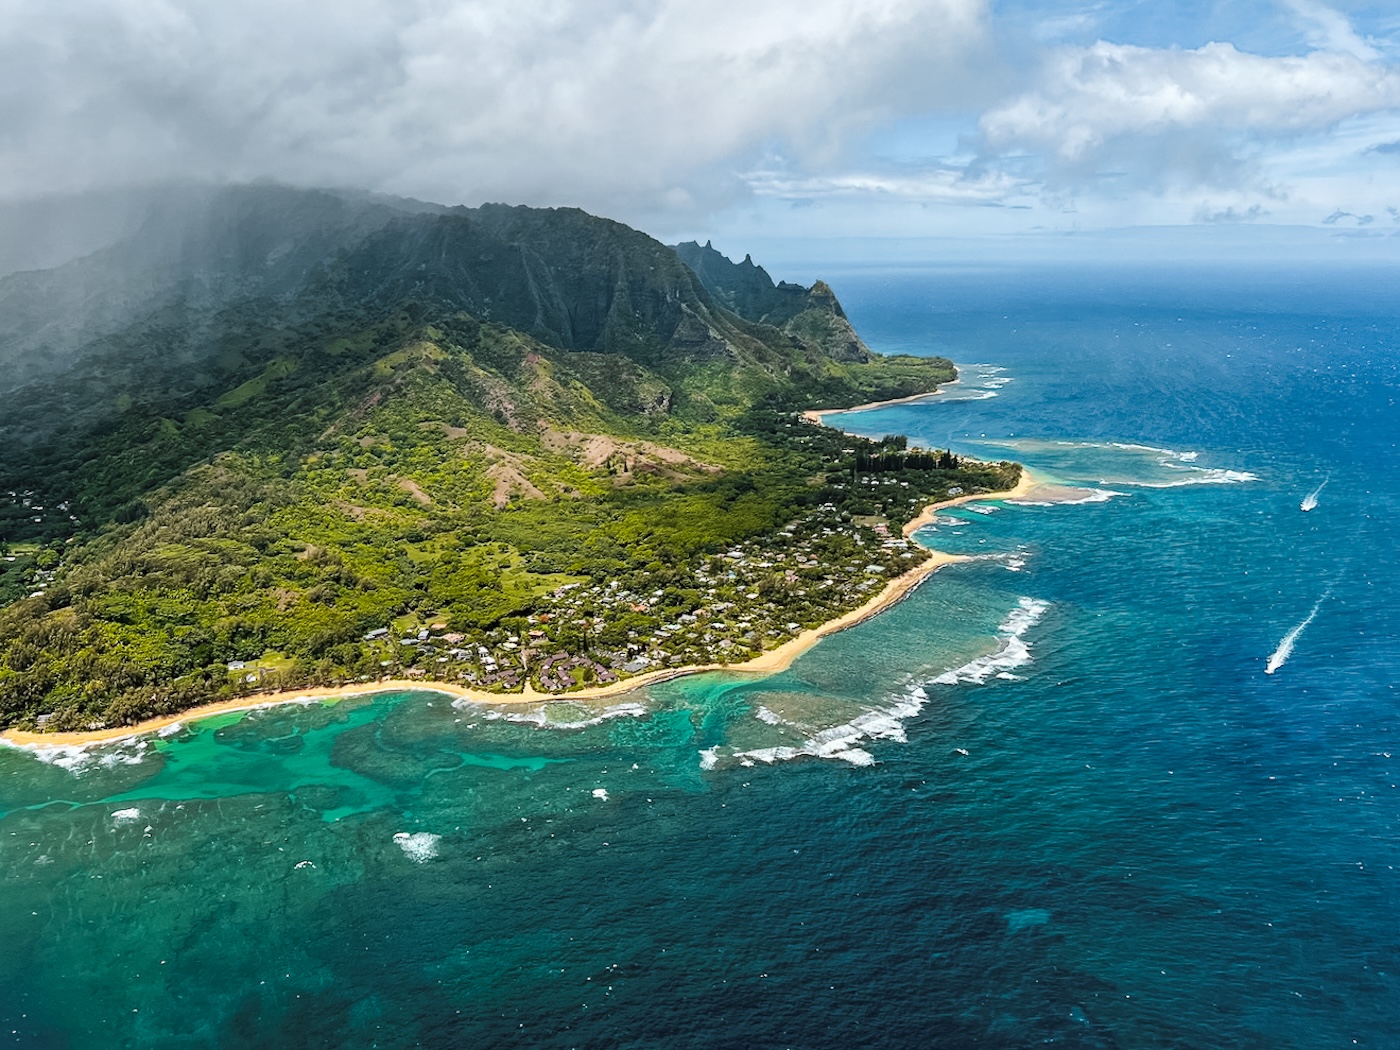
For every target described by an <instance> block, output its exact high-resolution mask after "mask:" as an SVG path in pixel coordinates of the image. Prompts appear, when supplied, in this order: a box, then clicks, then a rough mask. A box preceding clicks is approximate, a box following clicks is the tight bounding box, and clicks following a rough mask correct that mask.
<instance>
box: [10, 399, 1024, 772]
mask: <svg viewBox="0 0 1400 1050" xmlns="http://www.w3.org/2000/svg"><path fill="white" fill-rule="evenodd" d="M941 389H942V388H941V387H940V388H939V390H934V391H931V392H930V393H926V394H914V395H912V396H910V397H902V398H894V399H891V400H888V401H873V402H871V403H870V404H867V405H858V406H856V407H854V408H843V409H827V410H808V411H806V412H803V413H802V416H803V418H804V419H807V420H809V421H811V422H813V423H816V424H817V425H819V426H826V425H827V424H826V423H825V422H823V420H822V417H823V416H825V415H831V414H834V413H837V412H840V413H843V414H844V413H847V412H859V411H864V410H866V409H872V408H880V407H883V406H885V405H896V404H903V403H905V402H909V401H918V400H921V399H923V398H927V397H936V396H937V395H938V394H939V393H940V392H941ZM1039 484H1041V479H1039V478H1037V477H1036V476H1035V475H1033V474H1032V473H1031V471H1030V470H1028V469H1027V468H1026V467H1025V466H1022V467H1021V477H1020V479H1019V480H1018V481H1017V483H1016V485H1015V487H1013V488H1010V489H1006V490H1004V491H1001V492H982V493H972V494H967V495H962V496H955V497H954V498H952V499H946V500H942V501H941V502H938V503H930V504H929V505H928V506H926V507H924V508H923V510H922V511H920V512H919V514H918V515H917V516H916V517H914V518H912V519H911V520H910V521H908V522H906V523H905V525H904V527H903V534H904V536H905V537H909V536H912V535H913V534H914V533H915V532H917V531H918V530H919V529H920V528H922V527H923V526H925V525H928V524H931V523H932V522H933V521H934V519H935V517H936V516H937V514H938V511H940V510H942V509H944V508H946V507H955V506H958V505H959V504H963V503H970V502H974V501H977V500H999V499H1014V498H1018V497H1022V496H1025V495H1026V494H1027V493H1029V492H1030V491H1031V490H1032V489H1034V488H1035V487H1036V486H1037V485H1039ZM928 555H929V556H928V557H927V558H926V559H925V560H924V561H922V562H920V563H919V564H918V565H916V566H915V567H914V568H912V569H909V570H908V571H907V572H904V573H902V574H901V575H899V576H896V577H895V578H894V579H892V580H890V581H889V583H887V584H886V585H885V587H884V588H883V589H882V590H881V591H880V593H879V594H877V595H875V596H874V597H872V598H871V599H870V600H869V601H867V602H865V603H864V604H862V605H861V606H860V607H858V608H856V609H852V610H851V611H850V612H848V613H844V614H842V615H841V616H838V617H836V618H835V619H833V620H828V621H827V622H825V623H823V624H820V625H818V626H817V627H813V628H810V629H808V630H806V631H803V632H802V633H801V634H798V635H797V636H796V637H794V638H790V639H788V640H787V641H786V642H784V643H782V644H781V645H778V646H776V647H774V648H773V649H770V650H768V651H767V652H764V653H760V654H759V655H758V656H755V657H754V658H753V659H751V660H746V661H744V662H743V663H740V664H724V663H709V664H686V665H684V666H681V667H668V668H660V669H658V670H655V671H648V672H645V673H643V674H639V675H635V676H633V677H631V678H625V679H622V680H620V681H617V682H612V683H610V684H608V685H601V686H588V687H585V688H583V689H577V690H574V691H572V692H567V693H541V692H537V691H536V690H535V689H534V688H533V687H531V685H530V684H529V682H526V684H525V688H524V690H523V691H522V692H519V693H492V692H488V691H487V690H484V689H472V688H469V687H467V686H461V685H455V684H452V683H450V682H433V681H426V680H423V679H413V678H393V679H380V680H378V681H374V682H363V683H359V684H347V685H340V686H313V687H307V688H304V689H289V690H286V691H284V692H268V693H253V694H250V695H248V696H243V697H236V698H230V699H228V700H218V701H215V702H214V703H211V704H200V705H198V706H196V707H191V708H186V709H185V710H184V711H181V712H179V713H177V714H173V715H161V716H159V717H156V718H150V719H147V720H145V721H143V722H138V723H137V724H135V725H130V726H117V727H113V728H110V729H94V730H82V731H75V732H52V733H49V732H31V731H26V730H20V729H7V730H5V731H3V732H0V746H9V747H18V748H24V749H41V748H59V747H87V746H91V745H94V744H103V743H111V742H113V741H117V740H128V739H134V738H136V737H141V736H146V735H149V734H151V733H158V732H160V731H161V730H164V729H169V728H170V727H172V726H175V725H178V724H180V723H182V722H189V721H200V720H203V719H206V718H212V717H214V716H216V715H221V714H231V713H234V712H239V711H257V710H261V709H263V708H268V707H276V706H279V705H282V704H294V703H311V702H315V701H327V700H329V701H335V700H342V699H348V698H350V697H355V696H370V695H374V694H377V693H394V692H408V691H412V692H435V693H440V694H443V695H446V696H451V697H453V698H454V699H458V700H466V701H469V702H471V703H476V704H488V705H514V704H533V703H548V702H559V701H566V700H603V699H607V698H610V697H615V696H623V695H626V694H628V693H634V692H636V691H638V690H640V689H645V688H646V687H648V686H651V685H656V684H658V683H660V682H667V681H671V680H673V679H676V678H684V677H688V676H690V675H696V674H706V673H710V672H716V671H723V672H726V673H732V674H740V675H758V676H766V675H773V674H777V673H779V672H781V671H785V670H787V669H788V668H789V667H790V666H792V664H793V662H794V661H795V660H796V659H797V658H798V657H799V656H801V655H802V654H803V653H805V652H807V650H809V649H811V648H812V647H813V646H814V645H816V644H817V642H819V641H820V640H821V639H823V638H825V637H827V636H828V635H832V634H836V633H838V632H840V631H844V630H846V629H848V628H850V627H854V626H856V625H857V624H860V623H864V622H865V621H866V620H868V619H870V618H871V617H873V616H876V615H878V614H879V613H881V612H883V611H884V610H886V609H888V608H889V607H890V606H892V605H895V604H897V603H898V602H900V601H902V600H903V599H904V598H906V597H907V596H908V595H909V594H910V593H911V592H912V591H913V590H914V589H915V588H916V587H918V586H919V585H920V584H921V583H923V582H924V581H925V580H926V579H928V578H929V577H930V576H931V575H933V573H935V572H937V571H938V570H939V569H941V568H942V567H943V566H945V565H953V564H956V563H959V562H966V561H972V560H973V559H972V558H971V557H970V556H968V555H965V554H948V553H946V552H944V551H938V550H932V549H929V550H928Z"/></svg>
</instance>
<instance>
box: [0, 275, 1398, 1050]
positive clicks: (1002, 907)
mask: <svg viewBox="0 0 1400 1050" xmlns="http://www.w3.org/2000/svg"><path fill="white" fill-rule="evenodd" d="M827 276H828V277H829V279H830V280H831V283H832V284H833V285H834V287H835V288H836V290H837V292H838V293H839V294H840V295H841V298H842V301H843V303H844V304H845V306H846V308H847V311H848V313H849V314H850V315H851V317H852V319H853V321H854V323H855V324H856V326H857V328H858V329H859V330H860V331H861V332H862V334H863V335H864V336H865V338H866V340H867V341H868V342H869V343H870V344H871V345H872V346H873V347H875V348H876V349H879V350H882V351H887V352H907V353H917V354H929V353H939V354H944V355H946V356H949V357H951V358H952V359H953V360H954V361H956V362H957V363H958V364H959V365H960V367H961V369H962V380H961V381H960V382H959V383H958V384H955V385H953V386H951V387H948V388H946V390H945V391H944V392H943V393H942V394H940V395H938V396H936V397H934V398H930V399H928V400H925V401H920V402H915V403H910V404H903V405H897V406H890V407H886V408H884V409H879V410H872V411H867V412H862V413H854V414H846V415H842V416H839V417H831V418H830V420H829V421H830V422H832V423H839V425H841V426H842V427H844V428H846V429H849V430H852V431H855V432H859V433H864V434H870V435H880V434H884V433H895V432H897V433H905V434H908V435H909V436H910V438H911V439H912V440H913V441H915V442H918V443H922V444H927V445H932V446H937V447H951V448H953V449H954V450H956V451H959V452H963V453H968V454H974V455H979V456H983V457H991V458H997V459H1001V458H1007V459H1016V460H1019V461H1021V462H1023V463H1026V464H1027V465H1028V466H1030V467H1031V468H1032V469H1033V470H1034V471H1035V472H1036V473H1037V475H1038V476H1040V477H1041V478H1042V479H1043V482H1044V484H1043V487H1042V488H1041V489H1039V490H1037V492H1036V493H1032V494H1031V495H1030V496H1029V497H1027V498H1026V499H1023V500H1019V501H1014V502H986V501H983V502H978V503H974V504H972V505H970V506H964V507H957V508H950V509H948V510H947V511H945V512H944V513H943V514H942V515H941V516H940V518H939V520H938V521H936V522H935V523H934V525H933V526H931V527H930V528H928V529H925V530H924V531H923V532H921V533H920V534H919V539H920V541H921V542H924V543H926V544H927V545H929V546H932V547H935V548H938V549H941V550H948V551H953V552H957V553H966V554H970V555H973V556H974V557H973V560H971V561H968V562H965V563H962V564H958V565H953V566H949V567H947V568H944V569H942V570H941V571H939V572H938V573H937V574H936V575H935V576H933V577H932V578H931V579H930V580H929V581H927V582H926V583H925V584H924V585H923V586H921V587H920V588H918V589H917V590H916V591H915V592H914V593H913V594H912V595H911V596H910V597H909V598H908V599H907V600H906V601H904V602H903V603H901V604H900V605H898V606H896V607H895V608H893V609H891V610H889V611H888V612H886V613H884V614H882V615H880V616H879V617H877V618H875V619H874V620H871V621H869V622H867V623H865V624H863V625H861V626H859V627H856V628H854V629H851V630H849V631H846V632H843V633H842V634H840V635H837V636H834V637H831V638H828V639H826V640H824V641H823V642H822V643H821V644H819V645H818V646H817V647H816V648H815V649H813V650H812V651H810V652H809V653H808V654H806V655H805V656H803V657H802V658H801V659H799V661H798V662H797V663H796V664H795V665H794V666H793V667H792V668H791V669H790V670H789V671H786V672H784V673H782V674H780V675H777V676H775V677H772V678H769V679H766V680H763V681H754V680H750V679H743V678H739V677H737V676H733V675H722V674H714V675H705V676H697V677H693V678H688V679H683V680H678V681H674V682H669V683H666V684H664V685H661V686H657V687H654V688H652V689H651V690H650V691H649V692H648V693H645V694H641V695H635V696H629V697H623V698H619V699H614V700H611V701H600V702H598V703H596V704H593V705H589V704H583V703H568V704H556V705H551V706H549V707H547V708H546V707H541V708H536V709H518V710H506V709H487V708H481V707H474V706H471V705H467V704H462V703H458V704H454V703H452V702H451V701H450V700H449V699H448V698H446V697H443V696H441V695H437V694H432V693H428V692H418V693H401V694H390V695H382V696H377V697H361V698H350V699H345V700H342V701H340V702H338V703H334V704H323V703H311V704H295V705H286V706H282V707H277V708H273V709H267V710H263V711H259V712H255V713H251V714H244V715H238V714H233V715H222V716H218V717H214V718H210V719H207V720H204V721H193V722H189V723H187V724H185V725H183V726H181V727H178V728H176V729H174V730H171V731H168V732H167V733H166V734H165V735H163V736H159V737H153V738H148V739H142V740H140V741H136V742H123V743H117V744H112V745H108V746H105V747H101V748H93V749H89V750H87V751H81V752H80V751H75V750H70V751H50V752H45V753H43V754H41V755H36V754H35V753H32V752H29V751H22V750H15V749H0V945H3V950H2V951H0V1044H4V1045H15V1046H24V1047H53V1048H75V1050H76V1048H96V1047H156V1048H165V1047H195V1046H199V1047H253V1046H258V1047H280V1046H298V1047H303V1046H317V1047H320V1046H325V1047H339V1046H344V1047H394V1048H397V1047H462V1046H489V1047H515V1046H519V1047H638V1048H642V1047H660V1046H664V1047H668V1048H669V1047H677V1048H684V1047H728V1046H733V1047H746V1048H749V1047H850V1046H863V1047H972V1046H976V1047H992V1048H1002V1047H1005V1048H1013V1047H1028V1046H1037V1045H1042V1044H1050V1045H1055V1046H1064V1047H1093V1048H1099V1047H1103V1048H1109V1047H1123V1048H1128V1047H1133V1048H1136V1047H1181V1048H1201V1047H1250V1048H1255V1047H1257V1048H1284V1047H1299V1048H1314V1047H1333V1046H1336V1047H1350V1046H1363V1047H1394V1046H1397V1045H1400V1035H1397V1033H1400V873H1397V871H1396V867H1397V865H1400V786H1397V785H1400V696H1397V683H1398V682H1400V613H1397V603H1396V600H1395V595H1396V594H1397V592H1400V538H1398V537H1400V532H1397V530H1396V529H1395V528H1393V522H1394V521H1395V520H1396V519H1397V514H1400V470H1397V469H1396V468H1397V441H1400V409H1397V406H1396V398H1397V395H1398V394H1400V353H1397V347H1398V346H1400V283H1397V282H1396V280H1395V275H1394V274H1393V273H1390V272H1388V271H1380V270H1375V269H1372V270H1368V271H1361V270H1357V271H1349V270H1345V269H1339V268H1330V269H1324V268H1313V269H1291V270H1290V269H1286V268H1278V269H1273V270H1263V269H1254V270H1251V271H1249V272H1244V273H1241V272H1236V271H1232V270H1229V269H1225V268H1219V269H1210V268H1205V269H1201V268H1196V269H1194V270H1189V271H1188V270H1184V269H1183V270H1176V269H1172V268H1169V267H1166V266H1160V267H1140V268H1131V267H1127V268H1124V267H1120V268H1116V269H1112V270H1109V269H1102V270H1096V269H1092V268H1088V267H1073V268H1067V267H1061V268H1043V267H1042V268H1038V269H1014V268H997V267H957V266H951V265H949V266H941V267H930V268H918V267H903V268H898V269H880V268H845V269H837V270H834V271H828V274H827ZM1309 495H1313V496H1314V498H1315V500H1316V505H1315V507H1313V509H1311V510H1309V511H1306V512H1305V511H1303V510H1302V509H1301V504H1302V503H1303V502H1304V501H1305V500H1306V499H1307V497H1309Z"/></svg>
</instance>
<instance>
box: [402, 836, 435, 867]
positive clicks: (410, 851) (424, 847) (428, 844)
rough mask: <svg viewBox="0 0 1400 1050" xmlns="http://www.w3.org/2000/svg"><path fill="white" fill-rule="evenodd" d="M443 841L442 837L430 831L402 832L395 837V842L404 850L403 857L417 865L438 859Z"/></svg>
mask: <svg viewBox="0 0 1400 1050" xmlns="http://www.w3.org/2000/svg"><path fill="white" fill-rule="evenodd" d="M441 841H442V836H441V835H434V834H433V833H432V832H429V831H414V832H408V831H400V832H398V833H397V834H395V835H394V842H395V843H396V844H397V845H398V847H399V849H401V850H403V855H404V856H405V857H407V858H408V859H409V860H411V861H413V862H414V863H415V864H426V863H428V861H430V860H433V859H434V858H435V857H437V855H438V843H439V842H441Z"/></svg>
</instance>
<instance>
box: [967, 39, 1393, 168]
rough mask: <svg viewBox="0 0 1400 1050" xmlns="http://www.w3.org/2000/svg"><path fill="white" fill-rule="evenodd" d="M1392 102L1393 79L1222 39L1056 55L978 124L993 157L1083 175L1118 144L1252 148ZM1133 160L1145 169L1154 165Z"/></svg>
mask: <svg viewBox="0 0 1400 1050" xmlns="http://www.w3.org/2000/svg"><path fill="white" fill-rule="evenodd" d="M1397 106H1400V75H1397V73H1396V71H1395V70H1394V69H1392V68H1390V67H1388V66H1385V65H1381V64H1379V63H1373V62H1367V61H1363V60H1362V59H1360V58H1357V57H1356V56H1355V55H1352V54H1347V53H1342V52H1334V51H1313V52H1311V53H1309V54H1307V55H1302V56H1283V57H1264V56H1260V55H1252V54H1248V53H1245V52H1241V51H1238V50H1236V49H1235V48H1234V46H1232V45H1231V44H1222V43H1212V44H1207V45H1206V46H1204V47H1201V48H1198V49H1196V50H1181V49H1177V48H1172V49H1154V48H1145V47H1135V46H1131V45H1126V44H1111V43H1106V42H1103V41H1100V42H1098V43H1096V44H1093V45H1091V46H1089V47H1082V48H1065V49H1061V50H1059V51H1058V52H1056V53H1055V54H1054V56H1053V57H1052V58H1051V60H1050V61H1049V62H1048V64H1047V65H1046V67H1045V69H1044V71H1043V73H1042V75H1041V78H1040V81H1039V83H1038V84H1037V86H1036V87H1035V88H1034V89H1033V90H1031V91H1029V92H1026V93H1024V94H1022V95H1019V96H1017V97H1015V98H1013V99H1011V100H1009V101H1008V102H1006V103H1004V104H1002V105H1000V106H997V107H996V108H994V109H992V110H991V111H989V112H988V113H986V114H985V115H984V116H983V118H982V131H983V134H984V136H985V139H986V142H987V145H988V146H989V148H990V149H992V150H993V151H996V152H999V153H1006V152H1011V151H1016V150H1025V151H1032V152H1036V153H1040V154H1044V155H1046V156H1048V157H1050V158H1052V159H1053V160H1054V161H1055V162H1058V163H1059V164H1061V165H1065V166H1069V167H1084V166H1087V165H1092V164H1094V163H1095V162H1096V161H1097V160H1098V159H1099V157H1098V154H1100V153H1102V152H1104V151H1105V150H1106V148H1107V147H1110V146H1111V145H1112V144H1114V143H1115V142H1116V141H1118V140H1122V139H1129V138H1130V139H1133V140H1135V141H1136V142H1138V143H1141V141H1142V140H1145V139H1150V138H1153V137H1163V136H1183V135H1185V136H1189V135H1193V134H1196V135H1204V136H1207V137H1209V138H1210V139H1211V140H1213V141H1218V140H1219V139H1220V138H1221V137H1222V136H1229V135H1232V134H1238V135H1243V136H1248V137H1250V138H1253V139H1255V140H1258V139H1262V138H1270V137H1282V136H1288V135H1294V134H1298V133H1304V132H1317V131H1322V130H1325V129H1327V128H1330V127H1333V126H1335V125H1336V124H1338V123H1339V122H1341V121H1343V120H1345V119H1347V118H1349V117H1353V116H1356V115H1359V114H1364V113H1372V112H1376V111H1380V110H1385V109H1392V108H1395V107H1397ZM1144 153H1145V155H1147V156H1151V157H1152V159H1153V163H1154V164H1158V163H1161V162H1162V161H1163V159H1164V158H1163V157H1162V156H1161V155H1160V154H1159V153H1156V152H1152V151H1144ZM1166 159H1167V160H1168V161H1169V160H1170V158H1166ZM1192 163H1193V165H1194V164H1195V163H1196V161H1195V159H1194V158H1193V159H1192Z"/></svg>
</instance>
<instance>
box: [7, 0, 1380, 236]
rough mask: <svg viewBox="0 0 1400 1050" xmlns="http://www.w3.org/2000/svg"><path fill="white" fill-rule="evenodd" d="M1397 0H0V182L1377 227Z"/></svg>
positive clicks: (865, 224)
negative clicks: (190, 182) (344, 189)
mask: <svg viewBox="0 0 1400 1050" xmlns="http://www.w3.org/2000/svg"><path fill="white" fill-rule="evenodd" d="M1397 174H1400V5H1396V4H1394V3H1343V2H1335V3H1330V4H1328V3H1323V2H1320V0H1218V2H1210V0H1196V2H1192V0H1097V2H1085V3H1075V2H1050V0H860V2H853V0H758V2H755V0H591V2H583V0H573V2H570V0H532V2H519V0H511V2H505V0H334V2H331V0H305V2H300V3H297V2H290V3H289V2H288V0H276V2H273V0H239V2H237V3H230V2H228V0H218V2H203V0H6V2H4V3H3V4H0V197H3V198H10V199H13V198H20V197H26V196H30V195H34V194H42V193H54V192H62V191H67V190H81V189H88V188H100V187H107V186H113V185H121V184H127V183H140V182H148V181H152V180H161V179H167V178H191V177H192V178H198V179H215V180H246V179H252V178H260V177H261V178H274V179H279V180H284V181H290V182H294V183H299V184H312V185H339V186H355V187H362V188H366V189H373V190H379V191H384V192H388V193H394V194H404V195H409V196H416V197H421V198H424V199H430V200H434V201H439V202H444V203H467V204H474V203H479V202H481V201H485V200H502V201H508V202H512V203H525V204H539V205H553V204H576V205H580V206H582V207H585V208H588V209H589V210H591V211H596V212H600V213H603V214H608V215H611V216H614V217H616V218H619V219H622V220H624V221H628V222H631V223H634V224H636V225H639V226H641V227H643V228H644V229H647V230H649V231H650V232H653V233H655V234H657V235H659V236H663V237H669V236H676V235H682V234H686V235H688V234H692V233H703V232H704V231H707V230H715V231H719V232H720V233H721V234H723V235H727V236H729V237H731V238H732V237H734V236H736V235H752V236H754V237H777V238H781V237H783V236H818V237H842V236H890V235H903V236H922V235H952V236H962V235H970V234H985V233H993V234H1020V233H1036V232H1038V231H1070V230H1090V231H1092V230H1097V229H1110V228H1115V227H1124V226H1137V225H1143V224H1147V225H1158V224H1160V225H1206V224H1211V225H1215V224H1240V225H1269V224H1284V225H1305V226H1314V227H1318V228H1319V229H1321V230H1332V231H1340V230H1351V231H1355V232H1356V233H1358V234H1362V233H1364V234H1371V235H1374V234H1381V233H1385V234H1390V233H1392V232H1397V231H1400V210H1397V209H1400V178H1397Z"/></svg>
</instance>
